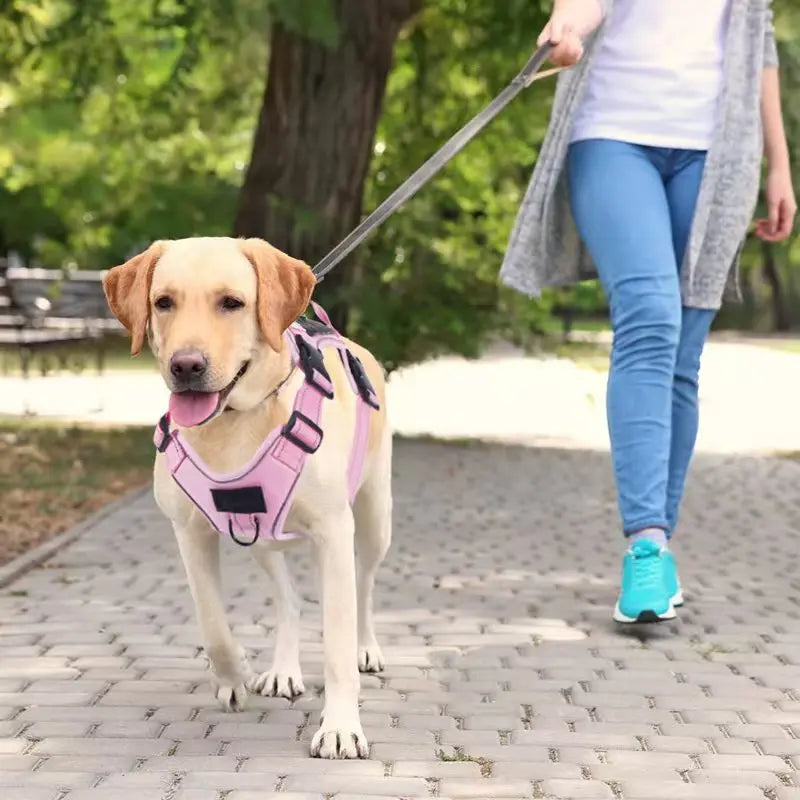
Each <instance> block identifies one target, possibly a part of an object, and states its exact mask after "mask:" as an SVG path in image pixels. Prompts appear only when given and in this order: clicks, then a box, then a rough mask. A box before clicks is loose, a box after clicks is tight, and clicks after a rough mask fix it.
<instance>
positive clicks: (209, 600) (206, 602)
mask: <svg viewBox="0 0 800 800" xmlns="http://www.w3.org/2000/svg"><path fill="white" fill-rule="evenodd" d="M174 528H175V537H176V538H177V540H178V548H179V550H180V553H181V558H182V559H183V565H184V567H185V569H186V576H187V578H188V579H189V589H190V590H191V593H192V598H193V600H194V606H195V611H196V613H197V623H198V625H199V627H200V632H201V635H202V637H203V645H204V647H205V652H206V656H208V661H209V667H210V672H211V684H212V686H213V689H214V694H215V695H216V698H217V701H218V702H219V704H220V705H221V706H222V707H223V708H224V709H225V710H226V711H241V709H242V708H244V705H245V702H246V700H247V688H246V684H247V683H248V681H249V680H250V679H251V677H252V675H253V673H252V670H251V669H250V665H249V664H248V661H247V657H246V655H245V652H244V649H243V648H242V647H240V645H239V644H238V643H237V642H236V640H235V639H234V638H233V632H232V631H231V627H230V625H229V624H228V617H227V614H226V613H225V603H224V602H223V599H222V579H221V574H220V565H219V534H218V533H216V531H212V530H211V528H210V527H209V526H208V525H207V524H206V523H205V522H204V521H203V522H196V523H194V524H191V525H188V526H186V527H179V526H178V525H175V526H174Z"/></svg>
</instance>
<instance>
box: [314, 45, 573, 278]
mask: <svg viewBox="0 0 800 800" xmlns="http://www.w3.org/2000/svg"><path fill="white" fill-rule="evenodd" d="M552 49H553V45H552V44H550V43H549V42H548V43H546V44H543V45H541V47H539V48H538V49H537V50H536V51H535V52H534V54H533V55H532V56H531V57H530V59H528V63H527V64H525V66H524V67H523V68H522V70H521V71H520V72H519V74H518V75H517V76H516V77H515V78H514V80H512V81H511V83H509V84H508V86H506V88H505V89H503V91H502V92H500V94H498V95H497V97H495V98H494V100H492V102H491V103H489V105H488V106H486V108H484V109H483V111H481V112H479V113H478V114H477V115H476V116H474V117H473V118H472V119H471V120H470V121H469V122H468V123H467V124H466V125H464V127H463V128H461V129H460V130H459V131H458V132H456V133H455V134H454V135H453V136H452V137H451V138H450V139H449V140H448V141H447V142H445V144H444V145H443V146H442V147H441V148H439V150H437V151H436V152H435V153H434V154H433V155H432V156H431V157H430V158H429V159H428V160H427V161H426V162H425V163H424V164H423V165H422V166H421V167H419V169H417V171H416V172H414V173H413V174H412V175H411V176H410V177H409V178H407V179H406V180H405V181H404V182H403V183H402V184H400V186H398V187H397V189H395V190H394V191H393V192H392V193H391V194H390V195H389V196H388V197H387V198H386V199H385V200H384V201H383V202H382V203H381V204H380V205H379V206H378V207H377V208H376V209H375V210H374V211H373V212H372V213H371V214H370V215H369V216H368V217H366V219H364V220H363V221H362V222H361V223H360V224H359V225H358V226H357V227H356V228H354V229H353V230H352V231H351V232H350V233H349V234H348V235H347V236H346V237H345V238H344V239H343V240H342V241H341V242H339V244H337V245H336V247H334V248H333V250H331V251H330V253H328V254H327V255H326V256H325V257H324V258H323V259H322V260H321V261H320V262H319V263H318V264H316V265H315V266H314V268H313V272H314V275H316V277H317V283H321V282H322V280H323V279H324V277H325V275H326V274H327V273H328V272H330V271H331V270H332V269H333V268H334V267H335V266H336V265H337V264H338V263H339V262H340V261H341V260H342V259H343V258H345V257H346V256H347V255H349V254H350V253H351V252H352V251H353V250H355V248H356V247H358V245H359V244H361V242H362V241H364V239H365V238H366V237H367V236H368V235H369V234H370V233H371V232H372V231H373V230H374V229H375V228H377V227H378V225H380V224H381V223H382V222H384V221H385V220H386V219H387V218H388V217H390V216H391V215H392V214H393V213H394V212H395V211H397V209H398V208H400V206H401V205H403V203H405V202H406V200H408V199H409V198H411V197H413V196H414V194H416V192H417V191H418V190H419V189H420V188H421V187H422V186H424V185H425V184H426V183H427V182H428V181H429V180H430V179H431V178H432V177H433V176H434V175H435V174H436V173H437V172H438V171H439V170H440V169H441V168H442V167H443V166H444V165H445V164H447V163H448V162H449V161H450V160H451V159H452V158H453V157H454V156H456V155H457V154H458V153H459V152H460V151H461V150H462V149H463V148H464V147H465V145H467V144H468V143H469V142H470V141H472V139H474V138H475V136H477V135H478V134H479V133H480V132H481V131H482V130H483V129H484V128H485V127H486V126H487V125H488V124H489V123H490V122H491V121H492V120H493V119H494V118H495V117H496V116H497V115H498V114H499V113H500V112H501V111H502V110H503V109H504V108H505V107H506V106H507V105H508V104H509V103H510V102H511V101H512V100H513V99H514V98H515V97H516V96H517V95H518V94H519V93H520V92H522V91H523V89H527V87H528V86H530V85H531V84H532V83H533V82H534V81H537V80H541V79H542V78H546V77H548V76H550V75H554V74H555V73H557V72H560V71H561V69H560V68H556V69H550V70H546V71H545V72H539V69H540V68H541V66H542V64H544V62H545V60H546V59H547V56H548V55H550V51H551V50H552Z"/></svg>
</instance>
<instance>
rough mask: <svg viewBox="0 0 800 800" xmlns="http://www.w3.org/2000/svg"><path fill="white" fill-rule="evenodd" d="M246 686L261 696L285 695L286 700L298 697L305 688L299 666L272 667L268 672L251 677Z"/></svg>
mask: <svg viewBox="0 0 800 800" xmlns="http://www.w3.org/2000/svg"><path fill="white" fill-rule="evenodd" d="M247 688H248V689H249V690H250V691H251V692H253V693H254V694H260V695H262V696H263V697H285V698H287V699H288V700H294V699H295V698H296V697H300V695H301V694H303V692H305V690H306V687H305V686H304V685H303V676H302V674H301V673H300V667H297V668H296V669H294V670H286V671H283V670H279V669H276V668H275V667H273V668H272V669H271V670H270V671H269V672H262V673H261V674H260V675H256V676H254V677H253V678H251V679H250V681H249V682H248V684H247Z"/></svg>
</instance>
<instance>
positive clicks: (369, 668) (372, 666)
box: [358, 639, 386, 672]
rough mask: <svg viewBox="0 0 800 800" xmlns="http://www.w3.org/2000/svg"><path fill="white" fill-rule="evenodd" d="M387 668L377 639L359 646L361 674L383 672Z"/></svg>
mask: <svg viewBox="0 0 800 800" xmlns="http://www.w3.org/2000/svg"><path fill="white" fill-rule="evenodd" d="M385 666H386V662H385V661H384V659H383V653H382V652H381V648H380V646H379V645H378V643H377V642H376V641H375V639H373V640H372V641H371V642H367V643H366V644H362V645H360V646H359V648H358V669H359V671H360V672H383V668H384V667H385Z"/></svg>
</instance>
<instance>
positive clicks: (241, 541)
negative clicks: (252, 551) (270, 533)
mask: <svg viewBox="0 0 800 800" xmlns="http://www.w3.org/2000/svg"><path fill="white" fill-rule="evenodd" d="M254 519H255V523H256V525H255V527H256V532H255V535H254V536H253V538H252V539H251V540H250V541H249V542H247V541H245V540H244V539H239V538H238V537H237V536H236V534H235V533H234V532H233V522H232V521H231V519H230V518H228V533H229V534H230V537H231V539H233V541H234V542H236V544H238V545H241V546H242V547H252V546H253V545H254V544H255V543H256V542H257V541H258V537H259V536H260V535H261V523H260V522H259V521H258V517H254Z"/></svg>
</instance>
